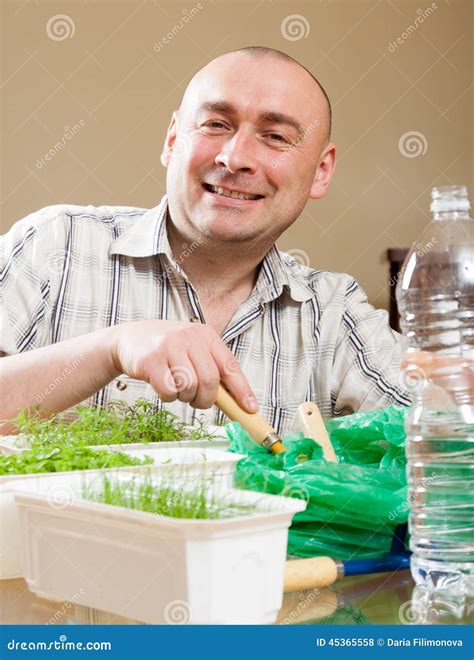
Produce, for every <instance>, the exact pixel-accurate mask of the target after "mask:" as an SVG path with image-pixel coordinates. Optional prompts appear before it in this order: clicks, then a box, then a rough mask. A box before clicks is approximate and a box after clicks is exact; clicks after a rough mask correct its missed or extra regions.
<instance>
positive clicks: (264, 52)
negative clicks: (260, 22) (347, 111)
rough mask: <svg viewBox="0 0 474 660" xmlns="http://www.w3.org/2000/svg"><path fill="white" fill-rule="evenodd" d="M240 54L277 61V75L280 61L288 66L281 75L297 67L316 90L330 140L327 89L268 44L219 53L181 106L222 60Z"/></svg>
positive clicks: (324, 131)
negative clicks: (288, 68)
mask: <svg viewBox="0 0 474 660" xmlns="http://www.w3.org/2000/svg"><path fill="white" fill-rule="evenodd" d="M239 55H242V57H244V58H245V56H247V57H250V58H252V59H256V60H258V59H262V60H263V59H265V60H270V61H273V62H274V63H275V65H276V66H275V75H276V76H277V75H278V66H277V65H278V62H281V63H282V64H283V63H284V64H285V65H286V66H285V67H281V75H282V76H287V75H288V72H287V66H288V64H290V65H292V66H294V67H296V68H297V69H298V71H299V72H300V73H302V74H303V79H305V81H306V83H308V84H309V86H310V88H312V91H313V92H314V91H316V96H317V97H318V98H317V101H318V106H319V109H320V110H321V109H322V112H319V114H320V115H322V116H321V126H320V128H321V132H322V134H323V135H324V136H325V140H324V141H325V143H326V144H327V143H328V142H329V140H330V137H331V129H332V108H331V102H330V100H329V97H328V95H327V93H326V90H325V89H324V87H323V86H322V85H321V83H320V82H319V80H318V79H317V78H316V77H315V76H314V75H313V74H312V73H311V71H309V70H308V69H307V68H306V67H304V66H303V65H302V64H300V63H299V62H298V61H297V60H295V59H294V58H293V57H291V56H290V55H287V54H286V53H284V52H282V51H280V50H276V49H275V48H268V47H266V46H246V47H245V48H239V49H237V50H233V51H229V52H228V53H224V54H223V55H219V56H218V57H216V58H214V59H213V60H211V61H210V62H208V63H207V64H206V65H205V66H204V67H203V68H202V69H200V70H199V71H198V72H197V73H196V74H195V75H194V76H193V77H192V78H191V81H190V82H189V84H188V86H187V87H186V90H185V92H184V94H183V98H182V100H181V103H180V106H179V108H180V109H181V107H182V106H183V105H185V103H186V101H187V99H188V98H189V97H190V96H191V95H192V94H193V93H194V92H195V90H196V87H199V86H200V85H201V84H204V82H205V79H206V76H207V75H208V74H209V73H212V71H213V70H214V69H216V68H217V67H218V66H219V63H220V62H221V61H225V59H229V58H235V57H238V56H239Z"/></svg>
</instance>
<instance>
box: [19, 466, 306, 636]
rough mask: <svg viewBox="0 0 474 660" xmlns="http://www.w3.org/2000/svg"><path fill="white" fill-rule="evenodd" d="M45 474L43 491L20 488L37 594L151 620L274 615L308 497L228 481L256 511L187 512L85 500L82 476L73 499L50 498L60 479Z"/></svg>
mask: <svg viewBox="0 0 474 660" xmlns="http://www.w3.org/2000/svg"><path fill="white" fill-rule="evenodd" d="M121 476H122V477H123V476H124V473H123V472H122V473H121ZM95 478H96V477H95ZM154 478H157V477H156V475H155V477H154ZM158 478H159V477H158ZM47 479H48V481H49V483H46V479H45V480H44V483H43V493H42V494H39V493H38V492H27V488H28V484H27V482H24V483H23V484H20V483H18V484H17V485H16V490H17V493H16V495H15V498H16V502H17V506H18V511H19V520H20V525H21V530H22V534H23V558H24V567H25V568H24V570H25V578H26V580H27V582H28V586H29V588H30V589H31V590H32V591H33V592H35V593H36V594H37V595H39V596H41V597H44V598H48V599H52V600H65V601H67V600H70V601H73V602H75V603H77V604H79V605H85V606H88V607H93V608H96V609H100V610H105V611H107V612H112V613H115V614H117V615H119V616H122V617H127V618H129V619H135V620H137V621H142V622H144V623H150V624H162V623H177V622H180V623H192V624H216V623H220V624H267V623H272V622H274V621H275V619H276V617H277V613H278V610H279V609H280V607H281V604H282V596H283V578H284V565H285V558H286V549H287V540H288V527H289V525H290V523H291V518H292V517H293V515H294V514H295V513H297V512H298V511H302V510H304V509H305V507H306V503H305V502H304V501H302V500H298V499H290V498H286V497H280V496H278V497H277V496H272V495H263V494H261V493H255V492H251V491H243V490H235V489H226V500H227V501H230V500H232V501H238V502H245V503H252V504H256V506H257V510H256V512H253V513H251V514H248V515H245V516H240V517H238V518H229V519H223V520H183V519H176V518H169V517H165V516H158V515H154V514H149V513H144V512H141V511H133V510H128V509H125V508H123V507H117V506H108V505H104V504H100V503H96V502H89V501H86V500H83V499H82V488H80V487H79V485H78V481H77V475H73V480H71V482H70V483H69V488H70V489H71V496H70V503H69V504H68V505H67V506H66V507H63V508H58V507H53V506H51V503H50V501H48V495H47V493H48V492H51V490H52V489H54V488H56V487H57V486H56V484H57V483H58V482H57V479H56V477H48V478H47ZM88 479H94V476H93V475H91V476H88ZM89 484H93V481H89ZM25 486H26V488H25ZM30 490H31V489H30Z"/></svg>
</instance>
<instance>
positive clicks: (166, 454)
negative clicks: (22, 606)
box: [0, 444, 243, 580]
mask: <svg viewBox="0 0 474 660" xmlns="http://www.w3.org/2000/svg"><path fill="white" fill-rule="evenodd" d="M95 449H104V450H105V449H106V447H104V446H103V445H101V446H100V447H95ZM120 451H123V452H124V453H126V454H131V455H133V456H136V457H137V458H143V457H144V456H145V455H148V456H151V457H152V459H153V465H154V466H155V467H157V468H159V471H160V473H164V474H173V473H178V472H179V474H180V476H185V477H186V478H187V479H192V478H195V477H199V476H201V475H203V474H205V475H207V476H212V477H213V478H214V479H219V480H220V481H222V483H223V484H225V485H226V486H228V487H230V486H231V485H232V481H233V475H234V471H235V466H236V464H237V462H238V461H239V460H240V459H241V458H243V456H242V454H231V453H230V452H225V451H221V450H218V449H206V448H195V447H194V446H193V447H176V446H173V447H156V446H154V445H150V444H148V445H146V446H145V448H142V447H140V446H132V445H123V446H122V447H120ZM117 469H119V470H130V467H129V466H126V467H123V468H117ZM134 469H137V470H141V469H143V468H142V467H137V468H134ZM84 472H88V473H89V472H90V473H92V474H96V473H101V472H102V471H101V470H87V471H74V472H60V473H42V474H31V475H25V474H19V475H11V476H10V475H4V476H0V580H6V579H11V578H15V577H21V576H22V565H21V553H20V539H19V529H18V521H17V514H16V507H15V501H14V497H13V493H12V487H13V486H14V484H15V483H17V482H18V481H22V480H31V482H32V487H33V488H38V489H40V488H42V481H41V480H42V479H44V478H45V477H48V476H50V475H54V476H55V478H57V484H58V485H57V486H56V488H57V492H58V494H59V495H58V496H60V494H61V492H62V491H61V488H64V489H66V491H67V490H68V488H69V487H68V484H69V475H71V474H82V473H84ZM60 484H64V487H62V486H60Z"/></svg>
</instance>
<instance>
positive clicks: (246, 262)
mask: <svg viewBox="0 0 474 660" xmlns="http://www.w3.org/2000/svg"><path fill="white" fill-rule="evenodd" d="M167 231H168V240H169V243H170V247H171V252H172V254H173V257H174V259H175V260H176V261H177V262H178V263H179V265H180V267H181V268H182V269H183V270H184V272H185V273H186V275H187V276H188V278H189V280H190V282H191V283H192V285H193V286H194V288H195V289H196V290H197V292H198V294H200V296H201V295H204V296H205V297H206V298H208V299H215V300H219V299H222V298H224V297H225V296H227V295H228V294H231V293H233V294H235V293H236V292H239V291H240V292H242V293H243V294H246V296H245V297H247V296H248V295H250V293H251V292H252V290H253V288H254V286H255V283H256V281H257V276H258V270H259V264H260V262H261V261H262V259H263V257H264V256H265V254H266V252H267V251H268V250H265V251H262V250H258V251H248V250H246V247H245V246H244V245H242V244H238V245H237V246H236V245H228V244H227V243H222V244H219V245H216V244H215V243H214V242H213V243H212V244H211V243H209V242H208V241H207V240H203V241H201V240H199V239H194V242H193V239H192V238H191V237H188V236H185V235H184V234H182V233H181V232H180V231H179V230H178V228H177V227H176V226H175V225H173V224H172V222H171V221H168V224H167ZM183 244H185V245H186V246H188V247H187V248H183ZM193 248H194V249H193Z"/></svg>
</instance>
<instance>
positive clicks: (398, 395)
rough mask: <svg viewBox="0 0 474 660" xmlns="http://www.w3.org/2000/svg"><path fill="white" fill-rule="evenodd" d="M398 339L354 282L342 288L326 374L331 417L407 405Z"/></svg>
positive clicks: (398, 336)
mask: <svg viewBox="0 0 474 660" xmlns="http://www.w3.org/2000/svg"><path fill="white" fill-rule="evenodd" d="M402 353H403V348H402V342H401V335H400V334H399V333H398V332H395V331H394V330H392V328H391V327H390V325H389V322H388V313H387V312H386V311H385V310H381V309H375V308H374V307H373V306H372V305H371V304H369V303H368V301H367V295H366V294H365V292H364V291H363V290H362V289H361V287H360V286H359V285H358V283H357V282H356V281H355V280H353V279H352V280H350V281H349V284H348V286H347V289H346V294H345V304H344V311H343V313H342V317H341V325H340V331H339V337H338V343H337V346H336V351H335V359H334V365H333V371H332V384H331V398H332V404H333V413H334V415H344V414H351V413H352V412H356V411H363V410H374V409H377V408H383V407H384V406H388V405H392V404H397V405H401V406H408V405H410V398H409V396H408V393H407V391H406V388H405V386H404V384H403V380H402V378H401V372H400V362H401V358H402Z"/></svg>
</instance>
